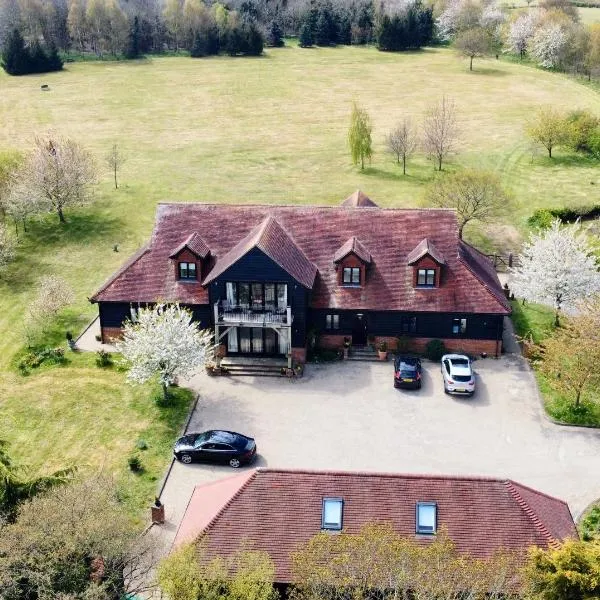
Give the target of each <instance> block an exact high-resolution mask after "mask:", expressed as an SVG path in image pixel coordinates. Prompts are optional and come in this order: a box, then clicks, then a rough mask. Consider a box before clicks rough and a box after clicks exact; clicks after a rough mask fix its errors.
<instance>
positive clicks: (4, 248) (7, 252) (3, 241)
mask: <svg viewBox="0 0 600 600" xmlns="http://www.w3.org/2000/svg"><path fill="white" fill-rule="evenodd" d="M15 247H16V244H15V240H14V238H13V237H11V236H10V235H9V234H8V231H7V230H6V227H5V226H4V224H2V223H0V268H2V267H4V266H6V265H7V264H8V263H9V262H10V261H11V260H14V258H15Z"/></svg>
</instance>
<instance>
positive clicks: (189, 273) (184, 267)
mask: <svg viewBox="0 0 600 600" xmlns="http://www.w3.org/2000/svg"><path fill="white" fill-rule="evenodd" d="M179 279H196V263H191V262H180V263H179Z"/></svg>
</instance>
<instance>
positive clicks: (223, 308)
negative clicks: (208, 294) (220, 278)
mask: <svg viewBox="0 0 600 600" xmlns="http://www.w3.org/2000/svg"><path fill="white" fill-rule="evenodd" d="M214 311H215V312H214V315H215V323H216V324H219V325H237V326H241V327H271V326H284V327H285V326H289V325H291V324H292V320H293V318H292V308H291V306H287V307H285V308H278V307H277V306H272V307H269V308H266V307H265V308H251V307H248V306H245V305H235V304H230V303H229V302H227V300H218V301H217V302H215V304H214Z"/></svg>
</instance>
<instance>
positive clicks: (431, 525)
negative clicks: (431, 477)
mask: <svg viewBox="0 0 600 600" xmlns="http://www.w3.org/2000/svg"><path fill="white" fill-rule="evenodd" d="M416 512H417V515H416V521H417V522H416V532H417V533H424V534H434V533H435V532H436V531H437V504H436V503H435V502H417V511H416Z"/></svg>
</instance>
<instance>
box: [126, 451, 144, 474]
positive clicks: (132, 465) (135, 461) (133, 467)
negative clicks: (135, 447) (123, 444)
mask: <svg viewBox="0 0 600 600" xmlns="http://www.w3.org/2000/svg"><path fill="white" fill-rule="evenodd" d="M127 464H128V465H129V469H130V471H131V472H132V473H141V472H142V471H143V467H142V461H141V460H140V457H139V456H138V455H137V454H132V455H131V456H130V457H129V458H128V459H127Z"/></svg>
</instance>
